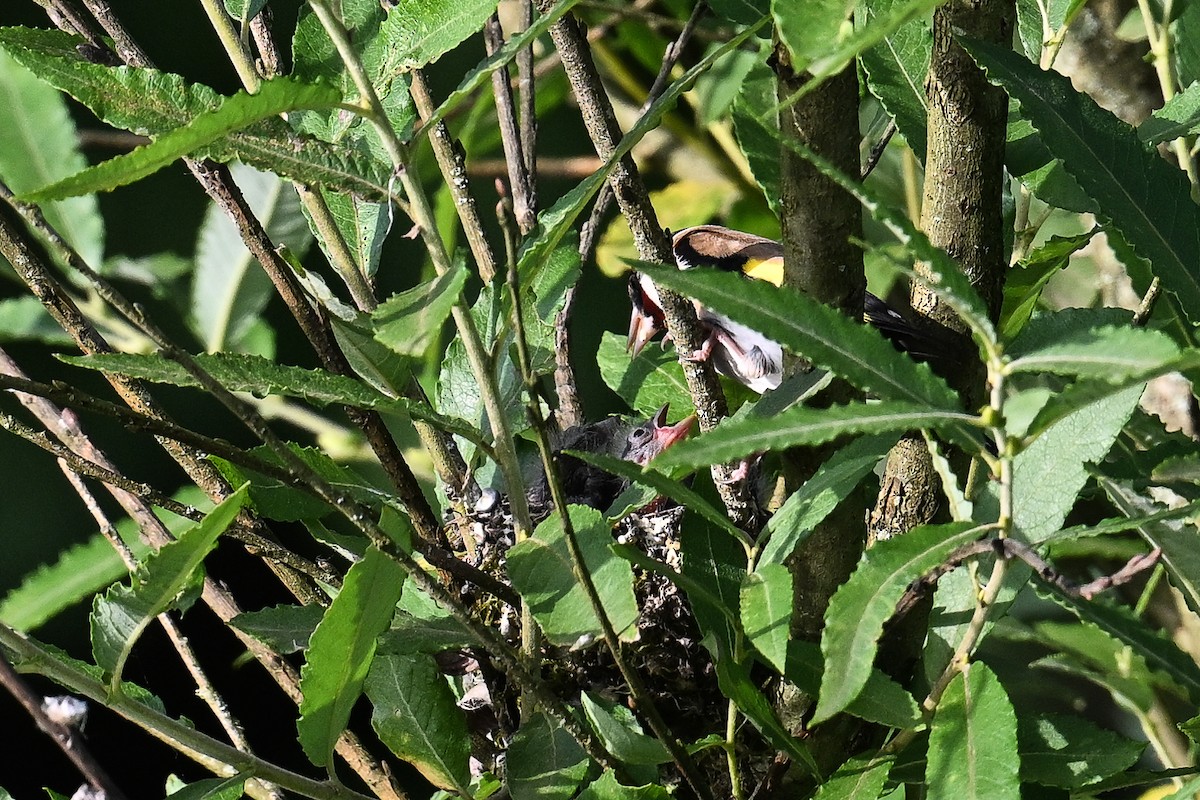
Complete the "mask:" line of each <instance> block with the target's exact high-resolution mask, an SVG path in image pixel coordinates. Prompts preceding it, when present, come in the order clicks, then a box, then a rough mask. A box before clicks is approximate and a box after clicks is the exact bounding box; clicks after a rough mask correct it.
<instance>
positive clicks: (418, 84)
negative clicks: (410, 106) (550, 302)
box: [411, 70, 496, 283]
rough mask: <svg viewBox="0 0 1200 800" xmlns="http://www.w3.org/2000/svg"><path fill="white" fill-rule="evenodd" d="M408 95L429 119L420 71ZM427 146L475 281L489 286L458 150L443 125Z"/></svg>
mask: <svg viewBox="0 0 1200 800" xmlns="http://www.w3.org/2000/svg"><path fill="white" fill-rule="evenodd" d="M411 93H412V98H413V103H414V104H415V105H416V107H417V113H419V114H420V115H421V118H422V119H429V117H430V116H431V115H432V114H433V112H434V111H435V110H436V109H435V108H434V105H433V98H432V97H431V96H430V94H429V86H428V84H426V82H425V75H424V73H422V72H421V70H414V71H413V73H412V86H411ZM429 143H430V145H431V146H432V147H433V155H434V157H435V158H436V159H437V162H438V168H439V169H440V170H441V172H442V177H443V179H445V181H446V186H447V188H449V190H450V192H451V196H452V197H453V198H454V207H455V209H456V210H457V211H458V215H459V220H460V221H461V222H462V226H463V233H464V235H465V236H466V237H467V244H468V246H470V248H471V255H473V256H475V266H476V267H477V268H478V269H479V277H480V278H482V279H483V282H484V283H491V282H492V280H493V279H494V278H495V277H496V257H495V255H494V254H493V253H492V248H491V245H489V244H488V241H487V237H486V236H485V235H484V233H483V222H482V221H481V220H480V217H479V206H478V204H477V203H476V202H475V197H474V195H472V194H471V191H470V186H469V183H470V182H469V181H468V180H467V167H466V161H465V158H464V156H463V152H462V148H461V146H459V144H458V142H457V141H455V139H454V137H453V136H451V135H450V128H449V127H447V125H446V123H445V122H438V124H436V125H434V126H433V131H432V133H430V135H429Z"/></svg>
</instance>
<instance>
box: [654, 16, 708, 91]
mask: <svg viewBox="0 0 1200 800" xmlns="http://www.w3.org/2000/svg"><path fill="white" fill-rule="evenodd" d="M707 8H708V4H707V3H705V2H703V0H701V2H698V3H696V5H695V7H693V8H692V13H691V14H690V15H689V16H688V19H687V22H685V23H684V24H683V29H682V30H681V31H679V35H678V36H676V37H675V40H674V41H672V42H671V43H670V44H669V45H667V49H666V52H664V53H663V61H662V66H660V67H659V68H658V74H657V75H655V76H654V83H652V84H650V90H649V91H648V92H646V100H645V102H643V103H642V109H641V113H642V114H645V113H646V112H647V111H649V110H650V106H651V105H653V104H654V101H655V100H657V99H658V97H659V95H661V94H662V93H663V92H664V91H666V89H667V84H669V83H670V81H671V70H673V69H674V68H675V65H676V64H678V63H679V59H680V58H682V57H683V49H684V48H685V47H687V43H688V41H689V40H690V39H691V38H692V36H693V35H694V34H695V32H696V25H698V24H699V22H700V18H701V17H702V16H704V11H705V10H706V9H707Z"/></svg>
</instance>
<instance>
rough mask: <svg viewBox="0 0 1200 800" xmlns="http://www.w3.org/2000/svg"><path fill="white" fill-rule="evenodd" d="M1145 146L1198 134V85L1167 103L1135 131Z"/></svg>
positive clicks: (1199, 112)
mask: <svg viewBox="0 0 1200 800" xmlns="http://www.w3.org/2000/svg"><path fill="white" fill-rule="evenodd" d="M1137 133H1138V138H1140V139H1141V140H1142V141H1143V142H1145V143H1146V144H1162V143H1163V142H1169V141H1171V140H1173V139H1178V138H1179V137H1181V136H1188V135H1190V134H1193V133H1200V83H1193V84H1192V85H1191V86H1189V87H1187V88H1186V89H1184V90H1183V91H1182V92H1180V93H1179V94H1177V95H1175V96H1174V97H1172V98H1171V99H1170V100H1169V101H1167V102H1166V103H1165V104H1164V105H1163V107H1162V108H1160V109H1158V110H1157V111H1155V112H1154V113H1153V114H1152V115H1151V116H1150V117H1149V118H1147V119H1146V120H1145V121H1144V122H1142V124H1141V125H1139V126H1138V129H1137Z"/></svg>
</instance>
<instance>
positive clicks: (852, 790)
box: [813, 756, 895, 800]
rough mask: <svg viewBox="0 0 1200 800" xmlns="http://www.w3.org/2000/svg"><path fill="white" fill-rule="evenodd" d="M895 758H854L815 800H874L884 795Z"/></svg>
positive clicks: (816, 795)
mask: <svg viewBox="0 0 1200 800" xmlns="http://www.w3.org/2000/svg"><path fill="white" fill-rule="evenodd" d="M893 763H895V759H894V758H877V757H875V756H854V757H853V758H851V759H849V760H848V761H846V763H844V764H842V765H841V766H840V767H838V768H837V771H836V772H834V773H833V774H832V775H830V776H829V779H828V780H826V781H825V783H823V784H821V787H820V788H819V789H817V793H816V794H815V795H814V796H813V797H814V798H815V800H873V798H876V797H879V795H880V794H882V793H883V786H884V784H885V783H886V782H887V777H888V772H889V771H891V769H892V764H893Z"/></svg>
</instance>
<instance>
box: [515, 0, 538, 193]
mask: <svg viewBox="0 0 1200 800" xmlns="http://www.w3.org/2000/svg"><path fill="white" fill-rule="evenodd" d="M532 24H533V0H521V26H522V28H523V29H524V30H528V29H529V26H530V25H532ZM517 88H518V90H519V91H520V93H521V153H522V155H524V156H525V174H526V175H527V176H528V178H529V187H528V188H529V197H528V203H529V207H530V208H531V209H533V212H534V214H535V215H536V214H537V208H538V201H537V179H538V172H539V171H540V170H541V165H539V163H538V157H537V129H538V119H537V108H536V106H535V102H534V101H535V99H536V94H535V92H536V90H535V81H534V76H533V46H532V45H530V46H529V47H526V48H525V49H524V50H522V51H521V52H519V53H517Z"/></svg>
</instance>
